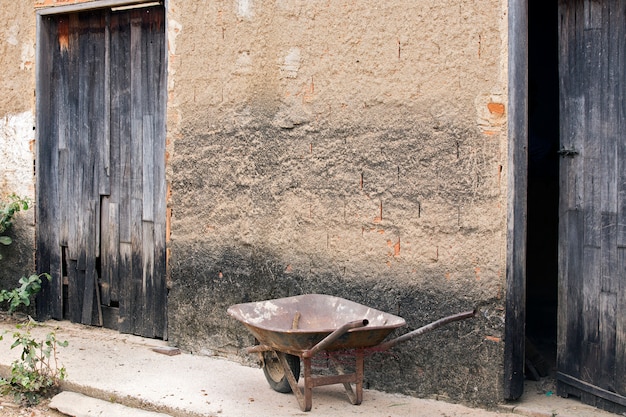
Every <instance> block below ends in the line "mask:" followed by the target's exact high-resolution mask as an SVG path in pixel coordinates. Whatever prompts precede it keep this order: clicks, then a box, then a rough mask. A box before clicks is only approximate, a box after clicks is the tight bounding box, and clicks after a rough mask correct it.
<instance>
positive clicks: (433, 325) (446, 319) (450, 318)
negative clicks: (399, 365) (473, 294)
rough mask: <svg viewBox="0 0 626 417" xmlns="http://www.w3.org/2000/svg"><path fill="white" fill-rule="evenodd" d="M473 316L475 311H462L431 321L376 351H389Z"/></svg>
mask: <svg viewBox="0 0 626 417" xmlns="http://www.w3.org/2000/svg"><path fill="white" fill-rule="evenodd" d="M475 315H476V310H472V311H464V312H463V313H457V314H453V315H451V316H448V317H444V318H442V319H439V320H437V321H433V322H432V323H429V324H427V325H425V326H422V327H420V328H419V329H415V330H413V331H412V332H409V333H406V334H403V335H402V336H399V337H396V338H395V339H391V340H389V341H387V342H384V343H381V344H380V345H378V346H376V350H380V351H384V350H388V349H391V348H392V347H394V346H395V345H397V344H398V343H402V342H406V341H407V340H409V339H412V338H414V337H415V336H419V335H421V334H424V333H428V332H430V331H432V330H435V329H437V328H439V327H441V326H444V325H446V324H448V323H452V322H453V321H459V320H465V319H469V318H471V317H474V316H475Z"/></svg>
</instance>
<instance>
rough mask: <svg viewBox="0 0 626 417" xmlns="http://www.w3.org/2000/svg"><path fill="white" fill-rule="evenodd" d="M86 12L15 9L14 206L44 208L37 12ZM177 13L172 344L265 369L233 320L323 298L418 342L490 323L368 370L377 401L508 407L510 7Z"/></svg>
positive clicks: (172, 79)
mask: <svg viewBox="0 0 626 417" xmlns="http://www.w3.org/2000/svg"><path fill="white" fill-rule="evenodd" d="M74 2H75V1H74V0H36V1H35V0H33V1H24V2H22V1H20V2H18V3H15V2H9V1H8V0H0V5H2V6H4V7H1V8H0V10H4V12H3V13H5V15H6V16H5V19H4V20H3V24H2V25H0V34H1V35H2V39H1V42H2V48H3V51H2V52H3V53H2V54H0V66H1V68H2V70H3V75H4V76H3V77H2V81H1V82H2V83H3V87H4V90H5V94H4V95H3V96H2V97H0V118H2V120H3V122H2V123H4V124H1V125H2V126H3V127H2V129H0V130H2V132H5V131H8V132H10V133H2V134H3V135H4V136H3V137H2V140H3V141H4V142H3V143H2V146H1V148H2V149H0V156H2V158H3V160H5V158H7V159H8V158H18V160H19V162H16V163H15V165H16V166H17V167H19V168H16V169H17V171H16V172H15V173H10V174H9V173H8V171H7V169H6V168H5V165H4V164H3V165H2V167H1V168H0V179H1V180H2V181H3V182H2V186H3V188H2V190H1V191H2V192H3V193H4V192H6V190H9V189H10V188H15V189H17V190H19V191H23V192H25V193H27V194H28V195H33V179H32V166H33V156H32V150H33V148H34V146H33V145H32V141H33V138H34V132H33V131H32V124H33V120H34V117H33V108H34V97H33V92H34V88H35V87H34V66H35V64H36V63H34V45H35V14H34V7H35V6H38V7H39V6H50V5H63V4H68V3H74ZM166 7H167V16H168V21H167V25H168V51H169V57H168V60H169V61H168V115H167V122H168V135H167V137H168V145H167V146H168V155H167V158H168V163H167V178H168V183H169V187H170V191H171V194H170V198H169V201H168V208H169V210H170V213H171V229H170V230H171V241H170V243H169V247H168V253H169V281H170V284H171V290H170V296H169V301H168V302H169V305H168V309H169V310H168V311H169V335H170V342H171V343H172V344H175V345H178V346H180V347H182V348H184V349H187V350H190V351H193V352H194V353H200V354H217V355H224V356H228V357H230V358H232V359H236V360H241V361H248V362H250V361H251V359H249V358H248V357H247V356H245V355H244V354H242V351H241V349H242V348H243V347H245V346H247V345H248V344H250V343H252V340H251V338H250V336H249V335H248V334H247V332H246V331H245V330H244V329H243V327H242V326H241V325H240V324H239V323H237V322H236V321H234V320H233V319H231V318H229V317H228V316H227V315H226V312H225V311H226V308H227V307H228V306H229V305H231V304H234V303H238V302H246V301H252V300H260V299H267V298H275V297H282V296H288V295H294V294H300V293H308V292H321V293H330V294H334V295H338V296H342V297H345V298H350V299H352V300H354V301H357V302H360V303H363V304H367V305H370V306H372V307H375V308H378V309H381V310H385V311H389V312H391V313H394V314H398V315H400V316H402V317H404V318H405V319H406V321H407V329H412V328H416V327H419V326H420V325H423V324H425V323H427V322H429V321H432V320H435V319H437V318H439V317H441V316H443V315H447V314H452V313H456V312H458V311H462V310H466V309H468V308H474V307H479V315H478V317H477V318H476V319H473V320H471V321H466V322H463V323H458V324H455V325H452V326H449V327H446V328H444V329H440V330H438V331H437V332H436V333H432V334H428V335H425V336H422V337H420V338H419V339H416V340H414V341H411V342H407V343H406V344H403V345H400V346H398V347H397V348H394V351H393V354H389V355H381V354H376V355H374V356H373V357H372V358H369V359H368V361H367V364H366V385H367V386H369V387H370V388H377V389H383V390H388V391H398V392H404V393H408V394H412V395H419V396H424V397H436V398H447V399H450V400H453V401H461V402H468V403H479V404H493V403H496V402H498V401H500V400H501V398H502V392H501V391H502V361H503V341H502V336H503V324H504V313H503V305H504V298H503V287H504V279H505V243H506V218H505V217H506V193H507V190H506V172H507V167H506V148H507V144H506V141H507V138H506V129H505V126H506V118H507V109H506V106H505V103H506V88H507V86H506V54H507V50H506V45H507V39H506V13H507V11H506V1H504V0H488V1H461V0H443V1H441V0H424V1H419V2H415V1H408V0H390V1H387V2H368V1H356V0H277V1H271V2H270V1H265V0H212V1H191V0H169V1H167V2H166ZM9 14H10V15H11V16H10V17H11V18H10V19H9V18H8V17H9ZM16 23H17V24H16ZM29 126H30V130H29ZM13 144H14V145H16V146H15V147H13V148H14V149H12V150H11V152H14V153H17V155H14V154H13V153H11V154H10V155H9V154H7V149H8V148H11V147H12V145H13ZM2 152H4V153H2ZM5 184H8V185H7V186H5ZM5 187H7V188H5ZM24 230H25V231H26V234H27V236H28V238H27V239H25V241H26V242H29V243H28V244H26V249H27V250H26V252H25V253H27V254H28V259H29V261H28V262H32V261H31V259H32V247H30V249H29V246H28V245H29V244H31V245H32V239H33V238H32V236H33V235H34V232H33V231H32V220H25V224H24ZM29 250H30V251H29ZM28 262H26V265H28ZM405 330H406V329H405Z"/></svg>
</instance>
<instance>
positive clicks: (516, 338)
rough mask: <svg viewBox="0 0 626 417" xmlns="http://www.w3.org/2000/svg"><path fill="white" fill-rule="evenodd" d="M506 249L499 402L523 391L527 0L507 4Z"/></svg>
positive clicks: (512, 397) (526, 155)
mask: <svg viewBox="0 0 626 417" xmlns="http://www.w3.org/2000/svg"><path fill="white" fill-rule="evenodd" d="M508 107H509V108H508V132H507V133H508V150H507V248H506V254H507V256H506V285H505V286H506V299H505V314H506V316H505V318H506V320H505V325H504V341H505V342H504V381H503V382H504V398H505V399H506V400H516V399H518V398H520V397H521V396H522V394H523V393H524V355H525V348H526V343H525V337H526V332H525V325H526V303H525V300H526V230H527V224H526V219H527V200H528V198H527V193H528V180H527V178H528V0H508Z"/></svg>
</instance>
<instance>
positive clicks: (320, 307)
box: [228, 294, 475, 411]
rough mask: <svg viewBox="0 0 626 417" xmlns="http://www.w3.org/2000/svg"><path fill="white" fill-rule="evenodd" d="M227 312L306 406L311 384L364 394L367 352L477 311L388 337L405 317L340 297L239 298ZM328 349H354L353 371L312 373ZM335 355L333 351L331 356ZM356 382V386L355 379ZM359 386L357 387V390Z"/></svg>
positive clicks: (275, 380) (275, 384)
mask: <svg viewBox="0 0 626 417" xmlns="http://www.w3.org/2000/svg"><path fill="white" fill-rule="evenodd" d="M228 313H229V314H230V315H231V316H233V317H234V318H236V319H237V320H239V321H240V322H242V323H243V325H244V326H245V327H246V328H248V330H249V331H250V332H251V333H252V335H254V337H255V338H256V339H257V341H258V342H259V344H258V345H255V346H252V347H249V348H248V349H247V352H248V353H255V352H256V353H259V354H260V355H261V359H262V365H263V372H264V374H265V377H266V378H267V381H268V382H269V384H270V386H271V387H272V388H273V389H274V390H275V391H278V392H285V393H288V392H293V393H294V394H295V396H296V398H297V399H298V403H299V405H300V408H301V409H302V411H310V410H311V407H312V396H313V388H314V387H318V386H322V385H332V384H343V385H344V388H345V390H346V394H347V395H348V398H349V399H350V402H351V403H352V404H355V405H358V404H361V401H362V400H363V374H364V366H363V362H364V360H363V359H364V356H365V353H366V352H367V351H377V352H378V351H385V350H387V349H390V348H391V347H393V346H395V345H397V344H398V343H400V342H404V341H407V340H409V339H411V338H413V337H415V336H418V335H421V334H423V333H426V332H428V331H431V330H434V329H436V328H438V327H440V326H443V325H445V324H448V323H451V322H453V321H457V320H463V319H466V318H470V317H473V316H474V315H475V311H466V312H463V313H459V314H455V315H452V316H448V317H444V318H442V319H439V320H437V321H434V322H432V323H430V324H427V325H425V326H423V327H420V328H419V329H416V330H413V331H412V332H409V333H406V334H404V335H402V336H400V337H397V338H395V339H392V340H389V341H386V342H384V339H385V338H386V337H387V335H388V334H389V333H391V332H392V331H393V330H394V329H396V328H398V327H402V326H404V325H405V324H406V323H405V321H404V319H403V318H401V317H398V316H394V315H392V314H388V313H384V312H382V311H379V310H376V309H373V308H370V307H366V306H364V305H361V304H358V303H355V302H352V301H349V300H345V299H343V298H339V297H333V296H330V295H322V294H306V295H299V296H295V297H287V298H279V299H275V300H267V301H259V302H252V303H245V304H236V305H233V306H231V307H230V308H228ZM322 351H325V352H331V351H344V352H350V354H351V355H352V354H353V355H354V358H355V364H354V369H355V370H354V372H353V373H346V372H345V371H344V369H343V367H342V365H341V364H340V363H338V362H337V361H335V363H334V365H335V369H336V371H337V374H336V375H316V376H314V375H312V372H311V359H312V358H313V357H314V356H315V355H316V354H318V353H320V352H322ZM330 358H331V360H332V358H333V357H332V355H331V356H330ZM300 359H302V363H303V364H304V388H303V389H300V388H299V387H298V379H299V377H300ZM351 384H354V385H355V388H356V389H355V390H353V389H352V385H351ZM355 391H356V392H355Z"/></svg>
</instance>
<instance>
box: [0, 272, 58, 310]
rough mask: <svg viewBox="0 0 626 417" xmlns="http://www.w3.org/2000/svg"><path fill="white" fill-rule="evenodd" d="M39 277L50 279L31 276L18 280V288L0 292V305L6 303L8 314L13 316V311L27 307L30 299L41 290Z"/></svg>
mask: <svg viewBox="0 0 626 417" xmlns="http://www.w3.org/2000/svg"><path fill="white" fill-rule="evenodd" d="M41 277H45V278H47V279H48V281H50V280H51V279H52V277H50V275H49V274H45V273H44V274H40V275H31V276H29V277H22V278H20V281H19V283H20V287H19V288H14V289H12V290H10V291H8V290H0V303H3V302H8V303H9V308H8V312H9V314H13V313H14V312H15V310H16V309H17V308H18V307H19V306H21V305H24V306H29V305H30V300H31V298H32V297H33V296H34V295H35V294H37V293H38V292H39V290H41Z"/></svg>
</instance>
